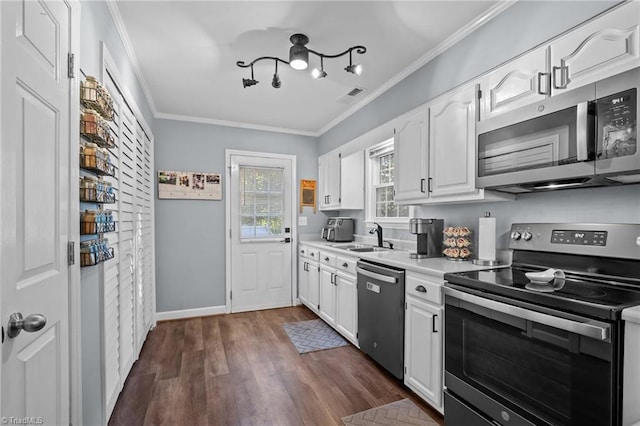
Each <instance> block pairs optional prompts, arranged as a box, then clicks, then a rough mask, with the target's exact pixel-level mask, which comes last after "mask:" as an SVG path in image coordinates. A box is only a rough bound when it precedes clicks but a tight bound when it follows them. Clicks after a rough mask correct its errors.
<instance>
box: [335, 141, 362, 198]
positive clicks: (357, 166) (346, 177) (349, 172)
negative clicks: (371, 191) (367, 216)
mask: <svg viewBox="0 0 640 426" xmlns="http://www.w3.org/2000/svg"><path fill="white" fill-rule="evenodd" d="M340 208H341V209H346V210H362V209H363V208H364V151H358V152H354V153H353V154H351V155H347V156H346V157H342V158H341V159H340Z"/></svg>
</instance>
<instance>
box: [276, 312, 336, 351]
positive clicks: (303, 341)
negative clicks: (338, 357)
mask: <svg viewBox="0 0 640 426" xmlns="http://www.w3.org/2000/svg"><path fill="white" fill-rule="evenodd" d="M282 327H283V328H284V331H286V333H287V335H288V336H289V340H291V343H293V346H295V348H296V349H297V351H298V352H299V353H301V354H304V353H307V352H313V351H320V350H323V349H331V348H338V347H340V346H347V345H348V344H349V343H347V341H346V340H344V339H343V338H342V336H340V335H339V334H338V333H336V331H335V330H334V329H333V328H331V327H329V326H328V325H327V324H326V323H325V322H324V321H322V320H321V319H314V320H309V321H299V322H287V323H284V324H282Z"/></svg>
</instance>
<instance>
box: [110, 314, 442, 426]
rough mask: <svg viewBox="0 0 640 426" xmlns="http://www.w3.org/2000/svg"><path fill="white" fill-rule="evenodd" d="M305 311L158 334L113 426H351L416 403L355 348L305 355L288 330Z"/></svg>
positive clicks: (165, 328)
mask: <svg viewBox="0 0 640 426" xmlns="http://www.w3.org/2000/svg"><path fill="white" fill-rule="evenodd" d="M314 318H317V317H316V315H315V314H313V313H312V312H311V311H310V310H308V309H307V308H305V307H301V306H297V307H293V308H283V309H272V310H266V311H256V312H247V313H240V314H231V315H217V316H209V317H201V318H194V319H186V320H176V321H165V322H160V323H158V325H157V327H156V328H155V329H154V330H152V331H151V332H150V333H149V336H148V338H147V341H146V343H145V344H144V347H143V348H142V353H141V354H140V359H138V361H137V362H136V363H135V364H134V366H133V368H132V370H131V373H130V374H129V377H128V378H127V381H126V383H125V386H124V389H123V391H122V393H121V394H120V397H119V399H118V402H117V404H116V407H115V409H114V411H113V414H112V415H111V419H110V421H109V425H111V426H116V425H189V426H191V425H341V424H342V422H341V420H340V419H341V418H342V417H344V416H347V415H350V414H355V413H357V412H360V411H363V410H367V409H369V408H373V407H377V406H380V405H384V404H387V403H390V402H393V401H397V400H399V399H403V398H410V399H411V400H413V401H414V402H415V403H416V404H418V405H419V406H421V407H422V408H423V409H424V410H425V411H426V412H427V413H429V414H430V415H431V416H432V417H433V418H434V419H436V420H438V421H439V422H440V423H441V424H444V422H443V420H442V417H441V416H440V415H439V414H438V413H437V412H436V411H435V410H433V409H431V408H430V407H429V405H427V404H425V403H424V402H422V401H421V400H420V399H419V398H418V397H416V396H415V395H414V394H412V393H411V392H410V391H409V390H408V389H407V388H406V387H404V386H403V385H402V383H401V382H400V381H399V380H397V379H395V378H394V377H393V376H391V375H390V374H388V373H387V372H386V371H384V370H383V369H382V368H380V367H378V366H377V364H375V363H374V362H373V361H372V360H371V359H370V358H368V357H367V356H366V355H365V354H364V353H362V352H360V351H359V350H358V349H357V348H355V347H354V346H352V345H349V346H346V347H342V348H335V349H329V350H324V351H317V352H311V353H308V354H303V355H300V354H298V352H297V351H296V349H295V348H294V347H293V345H292V344H291V342H290V341H289V339H288V337H287V335H286V333H285V332H284V330H283V328H282V324H283V323H285V322H295V321H304V320H309V319H314Z"/></svg>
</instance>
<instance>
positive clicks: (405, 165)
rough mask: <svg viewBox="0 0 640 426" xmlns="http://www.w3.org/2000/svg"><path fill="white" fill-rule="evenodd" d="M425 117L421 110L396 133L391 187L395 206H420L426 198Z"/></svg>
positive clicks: (409, 118) (406, 120) (425, 112)
mask: <svg viewBox="0 0 640 426" xmlns="http://www.w3.org/2000/svg"><path fill="white" fill-rule="evenodd" d="M428 123H429V122H428V116H427V109H426V108H424V109H420V110H418V111H416V112H415V113H414V114H412V115H410V116H409V117H407V118H406V119H405V120H404V121H402V122H401V123H400V125H399V126H398V127H397V128H396V129H395V135H394V147H393V156H394V161H395V171H394V177H393V185H394V190H395V195H394V197H393V200H394V202H395V203H396V204H411V203H419V202H421V201H424V200H426V199H427V198H428V193H427V178H428V176H429V173H428V165H429V162H428V151H427V145H428V140H427V137H428V132H429V129H428Z"/></svg>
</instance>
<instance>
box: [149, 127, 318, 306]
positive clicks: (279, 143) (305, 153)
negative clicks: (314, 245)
mask: <svg viewBox="0 0 640 426" xmlns="http://www.w3.org/2000/svg"><path fill="white" fill-rule="evenodd" d="M154 132H155V168H156V172H157V170H178V171H206V172H223V173H224V170H225V149H236V150H244V151H258V152H269V153H277V154H290V155H295V156H296V157H297V172H296V173H297V179H298V181H299V180H300V179H317V178H318V146H317V139H316V138H312V137H307V136H296V135H289V134H281V133H273V132H264V131H258V130H247V129H239V128H232V127H225V126H216V125H210V124H198V123H188V122H182V121H172V120H156V122H155V125H154ZM227 177H228V174H224V175H223V179H225V178H227ZM223 186H224V182H223ZM296 187H298V185H296ZM156 197H157V194H156ZM296 197H298V194H296ZM226 199H227V196H226V194H223V200H222V201H191V200H158V199H157V198H156V201H155V208H156V295H157V296H156V303H157V311H158V312H166V311H174V310H182V309H192V308H202V307H211V306H223V305H225V304H226V297H225V292H224V291H225V257H226V254H225V201H226ZM302 215H303V216H306V217H307V220H308V225H307V226H301V227H298V233H299V234H304V233H314V234H319V233H320V228H321V227H322V226H323V224H324V223H325V222H326V215H324V214H323V213H320V212H317V213H316V214H314V213H313V211H312V210H311V209H310V208H305V210H304V212H303V214H302Z"/></svg>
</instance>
